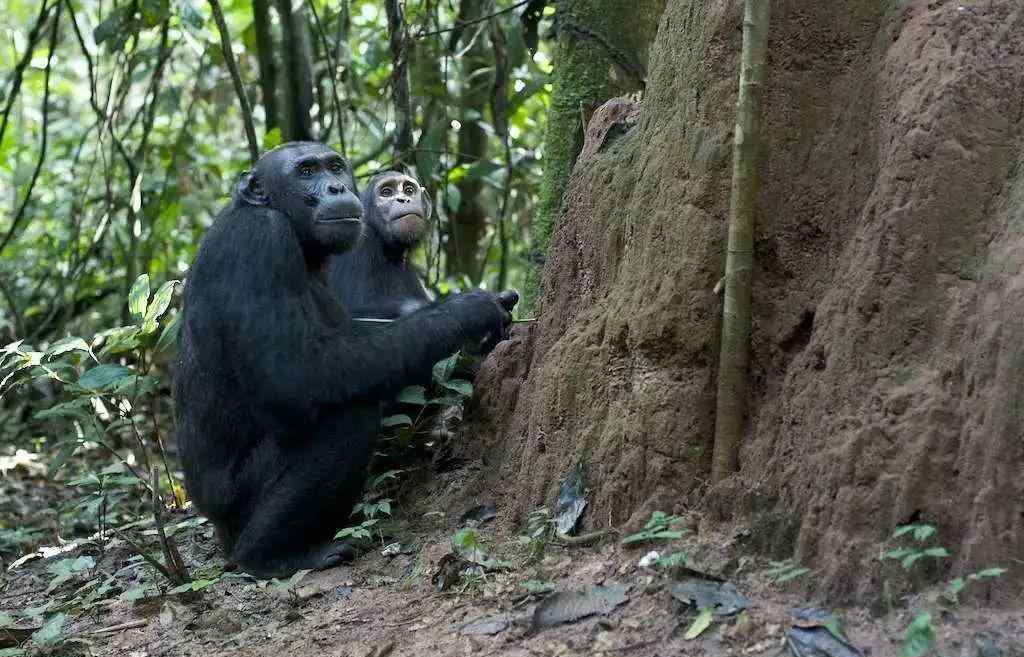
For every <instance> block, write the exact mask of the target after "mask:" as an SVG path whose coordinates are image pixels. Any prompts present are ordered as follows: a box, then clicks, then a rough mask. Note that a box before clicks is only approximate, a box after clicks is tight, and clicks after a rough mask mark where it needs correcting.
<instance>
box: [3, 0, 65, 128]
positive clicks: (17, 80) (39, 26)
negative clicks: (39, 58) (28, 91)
mask: <svg viewBox="0 0 1024 657" xmlns="http://www.w3.org/2000/svg"><path fill="white" fill-rule="evenodd" d="M52 8H53V5H50V4H49V3H46V2H44V3H43V4H42V5H40V7H39V16H37V17H36V22H35V24H34V25H33V26H32V29H31V30H30V31H29V33H28V43H27V44H26V45H25V54H23V55H22V56H21V59H20V60H19V61H18V65H17V66H15V67H14V72H13V73H11V88H10V91H8V92H7V103H6V105H4V113H3V120H2V122H0V141H3V138H4V134H5V133H6V132H7V122H8V120H9V119H10V116H11V108H12V107H14V101H15V99H16V98H17V97H18V92H19V91H20V90H21V82H22V80H23V79H24V75H25V69H26V68H28V65H29V63H30V62H31V61H32V51H34V50H35V47H36V44H37V43H39V39H40V38H41V37H42V33H43V26H44V24H45V23H46V19H47V18H48V17H49V14H50V10H51V9H52Z"/></svg>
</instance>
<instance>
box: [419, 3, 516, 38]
mask: <svg viewBox="0 0 1024 657" xmlns="http://www.w3.org/2000/svg"><path fill="white" fill-rule="evenodd" d="M530 2H531V0H522V1H521V2H517V3H515V4H514V5H512V6H511V7H508V8H506V9H501V10H499V11H496V12H494V13H493V14H488V15H486V16H480V17H479V18H474V19H473V20H468V21H462V22H459V23H456V24H455V26H454V27H446V28H444V29H440V30H433V31H431V32H420V33H419V34H417V35H416V38H417V39H423V38H425V37H428V36H435V35H437V34H444V33H445V32H454V31H456V30H461V29H462V28H464V27H468V26H470V25H475V24H476V23H483V22H484V21H489V20H491V19H492V18H494V17H495V16H501V15H502V14H507V13H509V12H512V11H515V10H516V9H519V8H520V7H522V6H524V5H528V4H530Z"/></svg>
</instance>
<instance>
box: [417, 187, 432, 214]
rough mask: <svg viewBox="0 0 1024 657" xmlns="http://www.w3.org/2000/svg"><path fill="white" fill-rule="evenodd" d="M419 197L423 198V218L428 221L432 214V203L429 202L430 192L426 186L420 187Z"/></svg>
mask: <svg viewBox="0 0 1024 657" xmlns="http://www.w3.org/2000/svg"><path fill="white" fill-rule="evenodd" d="M420 198H422V199H423V219H424V220H425V221H429V220H430V218H431V217H432V216H434V205H433V203H431V202H430V194H429V193H427V188H426V187H423V186H421V187H420Z"/></svg>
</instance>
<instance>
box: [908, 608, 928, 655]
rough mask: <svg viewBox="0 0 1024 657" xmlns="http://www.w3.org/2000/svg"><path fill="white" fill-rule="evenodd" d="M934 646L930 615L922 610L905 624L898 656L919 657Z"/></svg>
mask: <svg viewBox="0 0 1024 657" xmlns="http://www.w3.org/2000/svg"><path fill="white" fill-rule="evenodd" d="M934 646H935V629H934V628H933V627H932V615H931V614H929V613H928V612H926V611H923V612H921V613H919V614H918V615H917V617H916V618H914V620H913V621H911V623H910V625H908V626H907V633H906V636H904V638H903V647H902V648H901V649H900V657H921V656H922V655H924V654H925V653H927V652H928V651H929V650H931V649H932V648H933V647H934Z"/></svg>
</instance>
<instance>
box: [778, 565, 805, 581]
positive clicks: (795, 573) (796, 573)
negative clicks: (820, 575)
mask: <svg viewBox="0 0 1024 657" xmlns="http://www.w3.org/2000/svg"><path fill="white" fill-rule="evenodd" d="M809 572H811V569H810V568H803V567H800V568H793V569H792V570H790V571H789V572H787V573H785V574H784V575H782V576H780V577H779V578H777V579H776V580H775V583H776V584H784V583H786V582H788V581H789V580H791V579H796V578H797V577H800V576H801V575H806V574H807V573H809Z"/></svg>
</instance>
